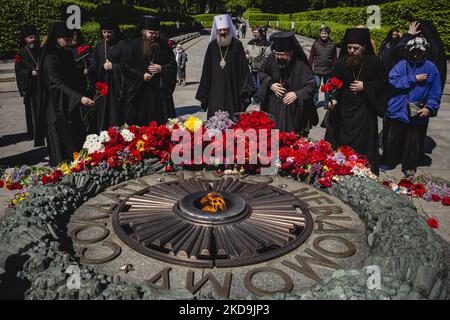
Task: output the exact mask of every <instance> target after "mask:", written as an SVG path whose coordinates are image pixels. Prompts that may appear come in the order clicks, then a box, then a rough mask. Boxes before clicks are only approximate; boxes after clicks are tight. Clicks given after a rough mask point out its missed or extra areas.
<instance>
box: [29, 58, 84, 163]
mask: <svg viewBox="0 0 450 320" xmlns="http://www.w3.org/2000/svg"><path fill="white" fill-rule="evenodd" d="M40 72H41V73H42V74H41V77H40V79H39V80H40V83H39V93H40V97H39V104H40V105H39V114H40V115H42V117H43V119H44V121H42V122H40V124H39V128H38V129H39V130H38V131H39V132H41V134H38V138H39V139H38V140H37V143H39V141H41V139H42V135H43V134H46V138H47V145H48V148H49V157H50V165H52V166H55V165H57V164H58V163H60V162H61V161H64V160H71V159H72V156H73V152H75V151H79V150H81V148H82V146H83V142H84V140H85V134H84V130H83V125H82V121H81V116H80V104H81V98H82V94H81V90H82V88H81V87H82V84H81V82H80V77H79V76H78V73H77V70H76V67H75V62H74V60H73V55H72V53H71V52H70V50H64V49H55V50H54V51H52V52H50V53H48V54H47V55H46V56H45V57H44V61H43V62H42V70H40ZM43 129H46V132H42V130H43Z"/></svg>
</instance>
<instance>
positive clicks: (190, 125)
mask: <svg viewBox="0 0 450 320" xmlns="http://www.w3.org/2000/svg"><path fill="white" fill-rule="evenodd" d="M184 126H185V127H186V129H188V130H189V131H190V132H196V131H198V130H199V129H201V128H202V126H203V122H202V120H200V119H199V118H197V117H194V116H190V117H189V118H188V119H187V120H186V121H185V122H184Z"/></svg>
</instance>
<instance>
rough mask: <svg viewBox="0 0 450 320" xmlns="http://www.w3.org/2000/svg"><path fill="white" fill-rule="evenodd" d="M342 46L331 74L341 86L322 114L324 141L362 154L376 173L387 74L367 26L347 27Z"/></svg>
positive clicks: (385, 100) (377, 169) (385, 98)
mask: <svg viewBox="0 0 450 320" xmlns="http://www.w3.org/2000/svg"><path fill="white" fill-rule="evenodd" d="M342 48H343V49H342V50H341V53H340V57H339V59H338V61H337V62H336V65H335V67H334V68H333V74H332V76H333V77H335V78H337V79H338V80H341V81H342V82H343V85H342V88H341V89H339V90H336V93H335V94H334V96H335V97H333V98H332V99H331V102H330V103H329V108H330V110H328V111H327V114H326V115H325V121H324V124H323V125H324V126H326V129H327V130H326V134H325V140H327V141H328V142H330V143H331V144H332V146H333V148H337V147H339V146H342V145H347V146H350V147H351V148H353V149H354V150H355V151H356V152H358V153H360V154H362V155H365V156H366V157H367V159H368V160H369V162H370V164H371V169H372V171H373V172H374V173H375V174H378V172H379V154H378V123H377V116H380V117H383V116H384V112H385V109H386V104H387V98H388V97H387V93H388V86H387V81H386V80H387V77H386V75H385V72H384V68H383V65H382V63H381V62H380V59H379V58H378V57H377V56H376V55H375V54H374V49H373V46H372V44H371V41H370V32H369V30H368V29H360V28H350V29H347V31H346V33H345V36H344V41H343V45H342ZM335 81H337V80H335ZM335 84H336V85H338V84H339V82H335ZM330 85H333V84H331V83H330Z"/></svg>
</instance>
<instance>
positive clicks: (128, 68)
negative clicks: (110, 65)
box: [121, 41, 145, 81]
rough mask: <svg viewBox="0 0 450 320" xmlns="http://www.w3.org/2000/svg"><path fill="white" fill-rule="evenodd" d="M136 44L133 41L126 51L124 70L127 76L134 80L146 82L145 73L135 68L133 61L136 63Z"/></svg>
mask: <svg viewBox="0 0 450 320" xmlns="http://www.w3.org/2000/svg"><path fill="white" fill-rule="evenodd" d="M135 44H136V42H135V41H133V42H131V43H130V45H129V46H128V47H127V48H126V49H125V50H124V54H123V57H122V62H121V65H122V70H123V72H124V73H125V74H126V75H127V77H130V78H133V80H138V81H139V80H141V81H144V74H145V71H141V70H138V69H135V68H134V64H133V61H136V57H135V55H134V53H135V52H136V50H135Z"/></svg>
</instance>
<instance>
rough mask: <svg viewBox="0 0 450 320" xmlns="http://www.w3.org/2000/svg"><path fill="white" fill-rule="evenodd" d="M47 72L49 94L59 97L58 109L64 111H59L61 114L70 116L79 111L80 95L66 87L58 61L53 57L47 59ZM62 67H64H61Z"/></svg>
mask: <svg viewBox="0 0 450 320" xmlns="http://www.w3.org/2000/svg"><path fill="white" fill-rule="evenodd" d="M46 62H47V72H48V79H49V92H50V94H52V95H53V94H55V93H56V94H57V95H58V96H59V101H60V103H59V107H60V108H63V109H65V110H60V111H61V112H63V113H67V114H70V113H72V111H74V110H77V111H79V109H78V108H77V107H79V106H80V103H81V98H82V95H81V94H80V93H78V92H76V91H75V90H73V89H72V88H70V87H69V86H67V85H66V84H65V83H64V81H63V78H62V77H61V73H60V70H59V68H60V66H58V61H57V60H56V58H55V57H53V56H48V57H47V61H46ZM62 67H64V66H62Z"/></svg>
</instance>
